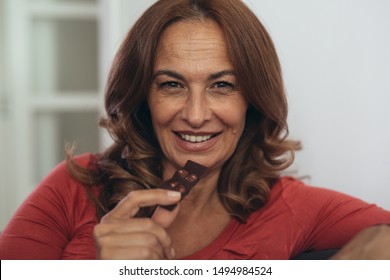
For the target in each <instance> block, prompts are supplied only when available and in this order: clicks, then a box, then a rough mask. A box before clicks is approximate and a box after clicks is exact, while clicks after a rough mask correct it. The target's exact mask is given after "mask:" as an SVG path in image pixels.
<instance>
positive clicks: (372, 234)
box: [331, 225, 390, 260]
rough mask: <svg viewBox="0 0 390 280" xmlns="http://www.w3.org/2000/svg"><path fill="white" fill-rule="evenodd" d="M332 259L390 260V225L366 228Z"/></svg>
mask: <svg viewBox="0 0 390 280" xmlns="http://www.w3.org/2000/svg"><path fill="white" fill-rule="evenodd" d="M331 259H332V260H390V226H389V225H379V226H373V227H370V228H366V229H364V230H363V231H361V232H360V233H359V234H357V235H356V236H355V237H354V238H353V239H352V240H351V241H350V242H348V243H347V244H346V245H345V246H344V247H343V248H342V249H341V250H340V251H339V252H338V253H337V254H336V255H334V256H333V257H332V258H331Z"/></svg>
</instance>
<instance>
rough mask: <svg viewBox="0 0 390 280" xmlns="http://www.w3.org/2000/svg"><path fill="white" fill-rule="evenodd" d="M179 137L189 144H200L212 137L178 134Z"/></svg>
mask: <svg viewBox="0 0 390 280" xmlns="http://www.w3.org/2000/svg"><path fill="white" fill-rule="evenodd" d="M180 137H181V138H182V139H183V140H186V141H188V142H191V143H200V142H204V141H207V140H209V139H210V138H211V137H212V135H204V136H196V135H189V134H180Z"/></svg>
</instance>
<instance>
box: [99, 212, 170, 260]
mask: <svg viewBox="0 0 390 280" xmlns="http://www.w3.org/2000/svg"><path fill="white" fill-rule="evenodd" d="M93 234H94V238H95V240H96V243H98V244H100V246H108V245H110V244H111V245H117V246H129V245H145V246H146V245H148V244H153V245H152V246H158V247H160V248H163V251H164V254H165V256H166V258H169V259H171V258H173V253H172V252H173V249H172V240H171V237H170V236H169V235H168V233H167V232H166V231H165V230H164V229H163V228H162V227H161V226H160V225H158V224H157V223H156V222H155V221H153V220H152V219H149V218H138V219H129V220H127V221H122V222H120V223H118V222H116V223H111V224H98V225H96V226H95V228H94V231H93ZM143 234H144V236H143ZM117 236H119V237H120V236H126V238H127V239H128V240H125V241H122V239H120V238H119V237H118V239H115V237H117ZM103 241H105V242H107V243H102V242H103ZM146 241H148V242H146Z"/></svg>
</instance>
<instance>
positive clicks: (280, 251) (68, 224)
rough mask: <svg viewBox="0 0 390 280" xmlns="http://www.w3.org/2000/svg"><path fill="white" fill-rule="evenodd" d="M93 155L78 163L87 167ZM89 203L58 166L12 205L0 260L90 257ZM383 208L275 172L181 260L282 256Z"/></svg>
mask: <svg viewBox="0 0 390 280" xmlns="http://www.w3.org/2000/svg"><path fill="white" fill-rule="evenodd" d="M92 157H93V155H91V154H88V155H83V156H81V157H79V159H78V161H79V163H81V164H82V165H83V166H86V165H87V163H88V161H89V160H90V159H91V158H92ZM96 223H97V220H96V217H95V208H94V206H93V205H92V204H91V202H90V201H89V200H88V197H87V194H86V191H85V189H84V187H83V185H82V184H80V183H78V182H77V181H75V180H74V179H73V178H72V177H71V176H70V175H69V173H68V172H67V170H66V165H65V164H64V163H62V164H60V165H59V166H57V167H56V168H55V169H54V170H53V171H52V172H51V173H50V174H49V175H48V176H47V177H46V178H45V179H44V180H43V181H42V182H41V183H40V184H39V186H37V188H36V189H35V190H34V191H33V192H32V193H31V194H30V196H29V197H28V199H26V200H25V201H24V203H23V204H22V205H21V206H20V207H19V209H18V210H17V212H16V213H15V214H14V216H13V218H12V219H11V221H10V222H9V224H8V225H7V227H6V228H5V229H4V232H3V233H2V235H1V236H0V259H95V256H96V254H95V253H96V252H95V245H94V240H93V237H92V230H93V227H94V226H95V225H96ZM380 223H387V224H389V223H390V212H389V211H385V210H383V209H381V208H379V207H377V206H375V205H371V204H367V203H365V202H363V201H361V200H358V199H356V198H353V197H350V196H347V195H344V194H341V193H338V192H335V191H331V190H326V189H321V188H316V187H309V186H306V185H304V184H303V183H302V182H300V181H298V180H296V179H293V178H290V177H283V178H281V179H280V180H279V181H278V182H277V183H276V184H275V186H274V187H273V188H272V194H271V198H270V200H269V202H268V203H267V204H266V206H265V207H263V208H261V209H260V210H259V211H256V212H255V213H253V214H252V215H251V216H250V217H249V219H248V222H247V223H246V224H240V223H239V222H238V221H236V220H232V221H231V222H230V224H229V225H228V226H227V227H226V228H225V230H224V231H223V232H222V233H221V234H220V236H219V237H218V238H217V239H216V240H214V241H213V242H212V243H211V244H209V245H208V246H206V247H205V248H203V249H201V250H200V251H198V252H196V253H194V254H193V255H190V256H188V257H186V258H185V259H289V258H291V257H293V256H295V255H297V254H298V253H300V252H303V251H307V250H309V249H315V250H321V249H333V248H340V247H341V246H342V245H343V244H345V243H346V242H347V241H348V240H349V239H350V238H351V237H352V236H354V235H355V234H356V233H357V232H359V231H360V230H362V229H363V228H365V227H368V226H371V225H375V224H380Z"/></svg>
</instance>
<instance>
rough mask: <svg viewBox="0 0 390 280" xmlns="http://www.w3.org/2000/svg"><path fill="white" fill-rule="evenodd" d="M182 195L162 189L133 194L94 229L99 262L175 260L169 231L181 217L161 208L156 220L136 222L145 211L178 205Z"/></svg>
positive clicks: (175, 212) (142, 219) (122, 201)
mask: <svg viewBox="0 0 390 280" xmlns="http://www.w3.org/2000/svg"><path fill="white" fill-rule="evenodd" d="M180 196H181V194H180V193H179V192H173V191H167V190H162V189H155V190H140V191H134V192H131V193H129V194H128V195H127V196H126V197H125V198H124V199H122V200H121V201H120V202H119V203H118V205H117V206H116V207H115V208H114V209H113V210H112V211H111V212H109V213H107V214H106V215H105V216H104V217H103V218H102V220H101V222H100V224H98V225H96V226H95V228H94V238H95V241H96V247H97V248H96V249H97V258H98V259H172V258H174V251H173V248H172V242H171V238H170V236H169V235H168V233H167V232H166V231H165V228H167V227H168V226H169V225H170V224H171V223H172V222H173V220H174V219H175V218H176V215H177V213H178V208H179V206H178V207H176V208H175V209H174V210H173V211H168V210H166V209H164V208H161V207H157V209H156V211H155V213H154V214H153V217H152V218H134V216H135V215H136V214H137V212H138V211H139V209H140V208H141V207H145V206H153V205H171V204H175V203H178V202H179V200H180Z"/></svg>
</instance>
